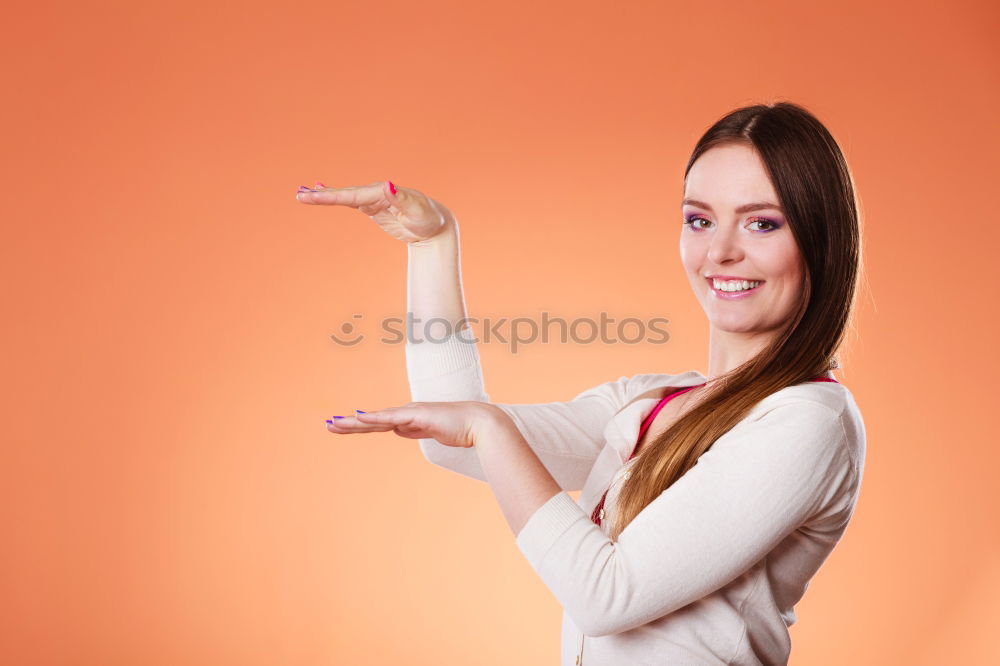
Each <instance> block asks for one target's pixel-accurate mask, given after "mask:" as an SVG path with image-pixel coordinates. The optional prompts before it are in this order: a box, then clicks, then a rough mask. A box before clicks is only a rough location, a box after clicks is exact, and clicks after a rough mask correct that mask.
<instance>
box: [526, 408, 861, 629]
mask: <svg viewBox="0 0 1000 666" xmlns="http://www.w3.org/2000/svg"><path fill="white" fill-rule="evenodd" d="M855 484H856V474H855V472H854V466H853V463H852V458H851V455H850V452H849V450H848V448H847V446H846V433H845V430H844V428H843V426H842V423H841V416H840V414H838V413H837V412H835V411H834V410H833V409H831V408H830V407H827V406H825V405H822V404H820V403H816V402H811V401H794V402H790V403H786V404H783V405H781V406H778V407H775V408H773V409H771V410H770V411H768V412H766V413H765V414H764V415H763V416H761V417H760V418H758V419H756V420H754V421H749V422H746V421H744V422H741V423H740V424H738V425H737V426H736V427H735V428H734V429H732V430H730V431H729V432H728V433H726V434H725V435H723V437H720V438H719V439H718V440H717V441H716V442H715V444H714V445H713V446H712V447H711V448H710V449H709V450H708V451H706V452H705V453H704V454H702V455H701V457H700V458H699V459H698V462H697V463H696V464H695V465H694V466H693V467H692V468H691V469H689V470H688V471H687V473H686V474H684V475H683V476H682V477H681V478H679V479H678V480H677V481H676V482H675V483H674V484H673V485H671V486H670V487H669V488H667V489H666V490H665V491H663V492H662V493H661V494H660V495H659V496H658V497H657V498H656V499H655V500H653V501H652V502H651V503H650V504H648V505H647V506H646V507H645V508H644V509H643V510H642V511H641V512H640V513H639V514H638V515H637V516H636V517H635V519H634V520H633V521H632V522H631V523H629V525H627V526H626V528H625V529H624V530H623V531H622V532H621V534H620V535H619V538H618V540H617V541H614V542H613V541H611V540H610V539H609V538H608V537H607V535H605V534H604V533H603V532H602V531H601V529H600V528H599V527H598V526H597V525H595V524H594V523H593V522H591V520H590V516H588V515H587V514H586V512H585V511H584V510H583V509H582V508H581V507H580V506H579V505H578V504H577V503H576V502H575V501H574V500H573V498H572V497H570V496H569V495H567V494H566V493H565V492H559V493H557V494H556V495H553V496H552V497H551V498H550V499H549V500H548V501H547V502H546V503H545V504H543V505H542V506H541V507H539V508H538V509H537V510H536V511H535V513H533V514H532V515H531V517H530V518H529V519H528V521H527V523H525V525H524V526H523V527H522V528H521V530H520V531H519V532H518V534H517V537H516V541H517V545H518V547H519V548H520V549H521V552H522V553H523V554H524V556H525V557H526V558H527V559H528V561H529V562H530V563H531V566H532V568H534V570H535V571H536V572H537V573H538V575H539V576H540V577H541V579H542V580H543V581H544V582H545V584H546V585H547V586H548V588H549V589H550V590H551V591H552V592H553V593H554V594H555V596H556V597H557V598H558V600H559V602H560V603H561V604H562V606H563V608H564V609H565V610H566V612H567V614H568V615H569V616H570V617H571V618H572V619H573V621H574V622H575V623H576V624H577V626H578V627H579V628H580V629H581V631H582V632H583V633H584V634H585V635H588V636H604V635H607V634H615V633H619V632H623V631H627V630H629V629H633V628H635V627H638V626H640V625H642V624H646V623H648V622H651V621H653V620H655V619H657V618H659V617H662V616H664V615H667V614H669V613H672V612H673V611H675V610H677V609H679V608H682V607H683V606H686V605H687V604H690V603H692V602H693V601H696V600H698V599H700V598H702V597H704V596H706V595H707V594H709V593H711V592H712V591H714V590H716V589H718V588H720V587H722V586H723V585H725V584H726V583H728V582H730V581H731V580H733V579H734V578H736V577H738V576H740V575H741V574H743V573H744V572H745V571H747V570H748V569H749V568H750V567H751V566H753V564H755V563H756V562H757V561H759V560H760V559H761V558H763V557H764V555H766V554H767V553H768V552H769V551H771V550H772V549H773V548H774V547H775V546H777V545H778V544H779V543H780V542H781V541H782V540H783V539H784V538H785V537H786V536H788V535H789V534H791V533H792V532H793V531H794V530H796V529H798V528H800V527H801V526H803V525H804V524H807V523H809V522H810V519H812V518H814V517H816V516H818V515H820V514H824V515H825V514H827V513H829V511H830V510H832V508H836V509H837V511H838V513H839V511H840V508H841V507H840V505H841V504H842V503H843V502H845V501H846V502H847V503H850V502H851V497H852V494H851V492H850V490H851V488H852V487H853V486H854V485H855Z"/></svg>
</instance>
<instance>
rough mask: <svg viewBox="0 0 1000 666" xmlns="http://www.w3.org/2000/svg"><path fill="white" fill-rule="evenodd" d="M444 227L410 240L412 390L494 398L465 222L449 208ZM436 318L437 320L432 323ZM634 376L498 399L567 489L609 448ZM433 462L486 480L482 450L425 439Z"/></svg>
mask: <svg viewBox="0 0 1000 666" xmlns="http://www.w3.org/2000/svg"><path fill="white" fill-rule="evenodd" d="M435 205H436V206H439V207H440V210H441V211H442V213H443V217H444V219H445V224H444V226H443V227H442V230H441V232H440V233H438V234H437V235H435V236H433V237H432V238H429V239H426V240H421V241H418V242H413V243H410V244H409V249H408V252H409V265H408V272H407V310H408V312H409V313H411V315H412V317H413V322H414V325H413V328H412V332H411V336H408V337H407V342H406V367H407V375H408V378H409V383H410V396H411V399H412V400H414V401H421V402H455V401H462V400H474V401H479V402H490V397H489V395H488V394H487V393H486V389H485V386H484V382H483V375H482V367H481V364H480V360H479V351H478V347H477V345H476V343H475V342H473V340H474V333H473V331H472V329H471V328H469V327H467V326H466V325H465V324H464V323H463V322H462V320H463V318H465V317H466V316H467V315H466V309H465V300H464V294H463V290H462V278H461V259H460V243H459V231H458V223H457V221H456V219H455V217H454V215H452V214H451V213H450V211H448V210H447V209H446V208H445V207H444V206H442V205H441V204H438V203H437V202H435ZM432 320H433V321H432ZM628 381H629V378H627V377H621V378H619V379H618V380H617V381H614V382H605V383H604V384H601V385H599V386H596V387H593V388H591V389H588V390H586V391H584V392H582V393H580V394H578V395H577V396H575V397H574V398H573V399H572V400H571V401H570V402H551V403H543V404H498V405H497V407H499V408H500V409H502V410H504V411H505V412H506V413H507V414H508V415H509V416H510V417H511V419H512V420H513V421H514V423H515V424H516V425H517V427H518V428H519V429H520V431H521V432H522V434H523V436H524V437H525V439H526V441H527V442H528V444H529V445H530V446H531V447H532V449H533V450H534V452H535V454H536V455H537V456H538V457H539V458H540V459H541V461H542V463H543V464H544V466H545V467H546V468H547V469H548V470H549V472H550V473H551V474H552V475H553V476H554V477H555V478H556V480H557V481H558V483H559V485H560V487H561V488H563V489H564V490H579V489H581V488H583V484H584V482H585V481H586V479H587V476H588V474H589V473H590V469H591V468H592V467H593V465H594V461H595V460H596V458H597V455H598V454H599V453H600V451H601V449H602V448H603V446H604V436H603V431H604V427H605V426H606V425H607V423H608V421H609V420H610V419H611V417H612V416H613V415H614V414H615V412H617V411H618V409H620V408H621V406H622V405H624V404H625V401H626V391H627V389H628ZM419 441H420V449H421V451H422V452H423V454H424V457H425V458H427V460H428V461H430V462H432V463H434V464H435V465H438V466H440V467H444V468H445V469H449V470H452V471H454V472H457V473H459V474H462V475H464V476H468V477H470V478H474V479H478V480H480V481H486V480H487V479H486V475H485V473H484V471H483V468H482V465H481V464H480V462H479V459H478V454H477V452H476V451H475V450H474V449H463V448H457V447H451V446H445V445H443V444H441V443H440V442H437V441H435V440H433V439H421V440H419Z"/></svg>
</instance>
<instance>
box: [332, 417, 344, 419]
mask: <svg viewBox="0 0 1000 666" xmlns="http://www.w3.org/2000/svg"><path fill="white" fill-rule="evenodd" d="M333 418H335V419H342V418H344V417H343V416H334V417H333Z"/></svg>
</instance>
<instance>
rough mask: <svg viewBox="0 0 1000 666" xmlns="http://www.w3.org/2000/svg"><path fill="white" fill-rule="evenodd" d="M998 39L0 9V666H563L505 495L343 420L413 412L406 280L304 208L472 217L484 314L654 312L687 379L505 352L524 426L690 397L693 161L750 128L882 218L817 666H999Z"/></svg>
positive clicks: (712, 14) (332, 8) (955, 21)
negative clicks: (807, 137) (810, 147)
mask: <svg viewBox="0 0 1000 666" xmlns="http://www.w3.org/2000/svg"><path fill="white" fill-rule="evenodd" d="M997 19H998V9H997V5H996V3H991V2H985V1H984V2H947V3H944V2H941V3H928V2H923V3H921V2H906V3H902V2H899V3H890V4H885V3H868V2H860V1H852V2H838V3H829V2H825V3H800V2H785V1H781V2H776V1H768V2H758V3H717V2H713V3H708V5H701V4H699V3H691V2H685V3H680V2H623V3H619V4H609V3H598V2H581V1H580V0H575V1H574V2H565V1H560V2H537V1H536V2H506V3H502V4H501V3H497V4H485V5H484V4H479V3H467V2H457V1H452V2H421V3H412V2H400V1H397V0H391V1H388V2H379V3H371V2H366V3H361V2H349V3H348V2H338V3H299V4H297V5H288V4H286V3H259V2H239V3H235V2H234V3H221V2H215V3H207V4H206V3H204V2H198V3H195V2H169V3H167V2H158V3H153V2H142V3H134V2H122V1H119V2H102V3H70V2H62V3H46V2H31V3H19V4H16V5H11V6H9V7H7V8H6V10H5V21H4V23H5V33H6V34H5V36H4V39H3V40H2V42H0V49H2V55H3V58H2V62H3V65H2V67H3V84H4V90H5V92H6V95H5V103H4V104H3V108H2V111H0V113H2V114H3V127H4V129H5V132H4V134H5V136H4V150H3V155H4V158H5V159H4V164H3V167H2V168H3V173H2V187H3V197H2V204H0V205H2V207H3V215H2V219H3V229H4V239H3V240H4V242H3V243H2V244H0V247H2V251H3V261H2V264H0V270H2V271H3V276H2V277H3V281H4V284H5V289H4V291H3V294H4V304H3V305H4V313H5V320H4V323H5V325H4V327H3V334H4V340H3V347H4V352H5V353H4V357H5V361H4V366H5V370H4V372H3V377H4V380H5V381H4V382H3V385H4V389H3V390H4V395H3V403H2V404H3V406H4V410H5V412H6V414H5V416H4V419H3V426H4V429H5V430H6V432H5V433H4V437H3V440H4V444H3V449H2V459H0V469H2V474H3V478H2V479H0V480H2V485H0V493H2V495H0V516H2V520H3V534H4V543H3V548H2V555H0V558H2V560H0V561H2V567H0V571H2V576H3V577H2V580H0V583H2V598H3V601H2V603H0V614H2V615H3V616H2V617H0V650H2V654H0V661H2V662H3V663H6V664H23V665H29V664H102V665H104V664H144V665H146V666H156V665H160V664H184V665H189V664H212V665H216V666H218V665H223V664H239V665H255V664H261V665H263V664H268V665H271V664H303V665H306V664H308V665H313V664H352V665H362V664H387V663H400V662H403V661H405V662H406V663H414V664H446V663H447V664H458V663H463V664H465V663H469V664H512V663H515V664H555V663H556V660H557V655H558V649H559V645H558V643H559V619H560V615H561V609H560V606H559V604H558V602H557V600H556V599H555V598H554V597H553V596H552V594H551V593H550V592H549V591H548V589H547V588H546V587H545V586H544V584H543V583H542V582H541V581H540V579H539V578H537V576H536V575H535V573H534V572H533V570H532V569H531V568H530V566H529V565H528V563H527V561H526V560H524V558H523V556H522V555H521V554H520V552H519V551H518V549H517V547H516V544H515V542H514V539H513V535H512V534H511V533H510V531H509V529H508V528H507V526H506V524H505V522H504V520H503V517H502V515H501V513H500V510H499V507H498V506H497V505H496V502H495V499H494V497H493V495H492V493H491V491H490V489H489V487H488V486H487V485H486V484H482V483H480V482H476V481H473V480H470V479H466V478H463V477H460V476H459V475H457V474H454V473H452V472H449V471H446V470H442V469H440V468H438V467H435V466H433V465H431V464H430V463H428V462H427V461H425V460H424V458H423V457H422V455H421V453H420V451H419V448H418V447H417V444H416V442H415V441H413V440H407V439H402V438H399V437H396V436H393V435H391V434H376V435H357V436H336V435H332V434H330V433H328V432H327V431H326V430H325V428H324V423H323V421H324V419H326V418H329V416H330V415H332V414H344V413H350V412H351V410H353V409H355V408H360V409H365V410H371V409H378V408H381V407H387V406H392V405H396V404H401V403H404V402H407V401H408V400H409V393H408V388H407V382H406V373H405V365H404V349H403V347H402V346H401V345H388V344H382V343H378V342H376V341H374V340H373V339H369V340H365V341H364V342H363V343H362V344H359V345H358V346H356V347H353V348H347V347H340V346H337V345H334V344H333V343H332V342H331V340H330V339H329V337H328V336H329V335H330V334H331V333H335V332H337V331H338V329H339V327H340V325H341V324H342V323H343V322H346V321H352V315H353V314H355V313H362V314H363V317H364V319H363V326H369V327H371V328H370V330H368V331H367V333H369V334H370V335H371V336H372V338H374V337H375V335H376V330H375V329H374V322H376V321H377V320H378V319H380V318H382V317H387V316H401V315H402V313H403V312H404V310H405V306H406V301H405V280H406V248H405V246H404V245H402V244H401V243H399V242H397V241H394V240H393V239H391V238H390V237H389V236H387V235H386V234H385V233H384V232H382V231H381V230H380V229H378V228H377V227H376V226H375V225H374V224H373V223H371V221H370V220H369V219H368V218H367V217H365V216H364V215H362V214H361V213H358V212H356V211H352V210H348V209H343V208H319V207H309V206H306V205H303V204H300V203H298V202H296V200H295V197H294V193H295V190H296V188H297V187H298V185H300V184H305V185H312V184H313V183H314V182H315V181H316V180H321V181H323V182H324V183H326V184H327V185H329V186H341V185H360V184H365V183H369V182H372V181H376V180H383V179H392V180H394V181H395V182H397V183H399V184H402V185H406V186H409V187H414V188H417V189H420V190H422V191H424V192H426V193H427V194H429V195H430V196H432V197H434V198H436V199H439V200H440V201H443V202H445V203H446V204H447V205H448V206H449V207H450V208H451V209H452V210H454V211H455V213H456V215H457V216H458V218H459V222H460V225H461V230H462V243H463V245H462V247H463V270H464V279H465V287H466V298H467V303H468V306H469V314H470V315H472V316H478V317H485V316H508V317H510V316H537V315H538V313H539V312H541V311H542V310H546V311H548V312H550V313H553V314H556V315H562V316H566V317H578V316H588V315H589V316H596V315H597V314H598V313H599V312H601V311H605V312H608V313H609V314H610V315H611V316H616V317H619V318H620V317H626V316H637V317H640V318H649V317H654V316H663V317H667V318H669V319H670V320H671V323H670V324H669V325H668V329H669V332H670V334H671V340H670V342H669V343H668V344H665V345H652V344H645V345H623V344H619V345H603V344H598V343H595V344H590V345H581V344H577V345H574V344H558V343H555V344H553V343H550V344H548V345H542V344H539V343H536V344H533V345H527V346H525V347H523V348H522V349H521V350H519V351H518V353H517V354H512V353H511V352H510V350H509V348H508V347H506V346H504V345H503V344H501V343H499V342H494V343H491V344H481V345H480V350H481V355H482V360H483V367H484V371H485V373H486V380H487V390H488V391H489V392H490V394H491V397H492V398H493V399H494V400H496V401H500V402H545V401H549V400H568V399H570V398H571V397H572V396H573V395H575V394H576V393H577V392H579V391H581V390H583V389H584V388H588V387H591V386H594V385H596V384H598V383H600V382H603V381H607V380H609V379H616V378H618V377H619V376H621V375H631V374H635V373H639V372H670V373H677V372H683V371H686V370H690V369H697V370H700V371H702V372H704V371H705V370H706V369H707V368H706V363H707V358H706V351H707V341H708V340H707V326H706V321H705V317H704V315H703V313H702V312H701V310H700V308H699V307H698V304H697V301H696V300H695V298H694V296H693V295H692V294H691V292H690V288H689V286H688V285H687V283H686V281H685V278H684V274H683V272H682V270H681V266H680V261H679V257H678V252H677V234H678V233H679V230H680V198H681V193H682V189H681V187H682V182H681V179H682V173H683V167H684V163H685V161H686V159H687V157H688V155H689V153H690V151H691V149H692V148H693V147H694V143H695V141H696V140H697V138H698V137H699V136H700V134H701V133H702V132H703V131H704V130H705V129H706V128H707V127H708V125H709V124H711V123H712V122H714V121H715V120H716V119H717V118H719V117H720V116H721V115H723V114H724V113H726V112H727V111H729V110H731V109H733V108H735V107H737V106H741V105H744V104H749V103H755V102H762V101H763V102H767V101H779V100H790V101H794V102H797V103H800V104H803V105H804V106H806V107H807V108H809V109H810V110H812V111H813V112H814V113H816V114H817V115H818V117H819V118H820V119H821V120H822V121H823V122H824V123H826V124H827V126H828V127H829V128H830V130H831V131H832V132H833V134H834V136H835V137H836V138H837V139H838V141H839V142H840V143H841V145H842V147H843V149H844V151H845V153H846V155H847V158H848V161H849V163H850V164H851V167H852V169H853V172H854V175H855V178H856V181H857V185H858V189H859V193H860V196H861V200H862V206H863V213H864V227H863V233H864V243H865V245H864V251H865V260H866V274H865V277H866V279H865V282H864V284H863V288H862V292H861V295H860V305H859V312H858V320H857V326H856V329H855V330H854V331H853V332H852V334H851V336H850V339H849V342H848V346H847V347H846V348H845V350H844V354H843V361H844V365H845V367H844V369H843V370H841V371H839V373H838V377H839V378H840V380H841V381H843V382H844V383H845V384H846V385H847V386H848V387H849V388H850V389H851V391H852V392H853V393H854V395H855V397H856V399H857V401H858V403H859V405H860V407H861V409H862V412H863V414H864V417H865V421H866V425H867V428H868V447H869V448H868V461H867V467H866V469H865V477H864V483H863V486H862V493H861V500H860V504H859V507H858V510H857V513H856V515H855V517H854V520H853V522H852V524H851V526H850V528H849V529H848V531H847V533H846V535H845V537H844V540H843V541H842V543H841V544H840V546H839V547H838V548H837V549H836V550H835V551H834V553H833V555H832V556H831V558H830V559H829V560H828V561H827V563H826V564H825V565H824V567H823V568H822V569H821V570H820V572H819V573H818V575H817V576H816V577H815V578H814V579H813V582H812V584H811V586H810V588H809V590H808V592H807V594H806V596H805V598H804V600H803V601H802V602H801V603H800V604H799V605H798V606H797V607H796V612H797V615H798V618H799V621H798V622H797V623H796V624H795V625H793V627H792V629H791V631H792V641H793V648H792V659H791V663H792V664H798V665H806V664H817V665H818V664H879V665H892V664H900V665H903V664H905V665H907V666H914V665H922V664H928V665H930V664H935V665H937V664H942V663H951V664H959V663H961V664H971V663H983V662H984V661H986V655H987V654H988V653H989V652H990V651H992V653H993V655H995V654H996V650H997V648H996V647H995V640H994V633H995V626H996V624H997V622H998V621H1000V612H998V608H997V601H996V599H997V598H998V596H1000V559H998V552H1000V551H998V548H997V547H998V545H1000V543H998V542H1000V530H997V529H996V514H997V510H998V506H997V504H998V502H997V491H996V488H997V482H996V476H997V463H998V462H1000V455H998V453H997V449H996V446H995V445H996V442H997V438H996V435H995V434H994V433H995V428H994V427H993V424H992V419H993V416H994V412H993V411H992V407H991V405H990V403H991V402H992V399H993V398H995V397H996V392H995V391H994V390H993V389H992V387H993V384H994V383H995V381H996V380H995V377H996V375H997V372H998V368H997V361H996V357H997V354H996V351H995V345H996V342H997V339H998V336H997V321H998V314H997V311H996V307H995V305H994V304H995V302H996V297H995V295H991V292H992V288H991V286H990V285H991V284H992V283H993V277H994V274H993V270H992V269H993V268H995V267H996V263H997V262H996V257H995V256H994V254H995V252H996V250H997V248H998V240H1000V232H998V228H1000V225H998V224H997V222H996V219H995V218H996V204H995V201H994V199H995V193H996V180H997V169H996V155H997V154H998V153H1000V145H998V143H1000V141H998V139H1000V132H998V129H997V106H998V101H1000V100H998V89H1000V88H998V65H1000V58H998V55H1000V53H998V46H997V41H996V39H995V35H996V34H997V29H998V21H997Z"/></svg>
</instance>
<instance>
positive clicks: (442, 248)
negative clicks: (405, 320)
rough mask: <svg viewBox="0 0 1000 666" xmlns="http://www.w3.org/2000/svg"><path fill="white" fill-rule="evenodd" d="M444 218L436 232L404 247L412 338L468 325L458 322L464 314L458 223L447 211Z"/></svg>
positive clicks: (436, 335)
mask: <svg viewBox="0 0 1000 666" xmlns="http://www.w3.org/2000/svg"><path fill="white" fill-rule="evenodd" d="M445 219H446V222H445V226H444V228H442V230H441V231H440V232H439V233H438V234H437V235H435V236H434V237H432V238H430V239H428V240H424V241H416V242H413V243H410V244H409V246H408V249H407V252H408V260H409V267H408V271H407V291H406V301H407V312H409V313H411V316H412V317H413V329H412V331H410V332H408V333H409V334H411V335H412V336H413V339H414V340H416V341H420V340H424V339H427V338H431V339H435V340H441V339H443V338H444V337H445V336H446V335H447V334H448V333H451V332H453V331H456V330H458V329H459V328H467V327H468V325H467V324H465V323H462V325H461V326H459V322H461V321H462V320H463V319H464V318H465V317H466V316H467V315H466V310H465V295H464V293H463V290H462V272H461V256H460V255H461V253H460V244H459V234H458V223H457V221H456V220H455V218H454V217H453V216H451V215H446V216H445ZM431 320H435V321H431ZM441 320H444V321H441Z"/></svg>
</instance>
